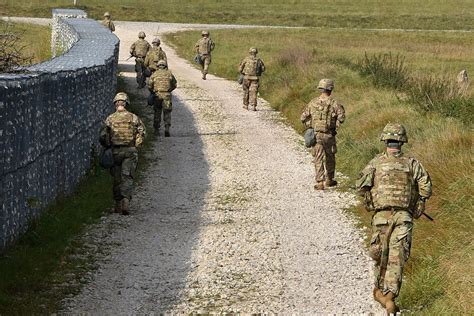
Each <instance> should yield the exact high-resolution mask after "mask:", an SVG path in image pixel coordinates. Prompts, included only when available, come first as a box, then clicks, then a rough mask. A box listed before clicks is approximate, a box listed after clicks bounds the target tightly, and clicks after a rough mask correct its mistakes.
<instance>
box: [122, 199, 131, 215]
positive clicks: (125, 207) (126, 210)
mask: <svg viewBox="0 0 474 316" xmlns="http://www.w3.org/2000/svg"><path fill="white" fill-rule="evenodd" d="M129 208H130V201H129V199H127V198H123V199H122V215H128V214H130V213H129Z"/></svg>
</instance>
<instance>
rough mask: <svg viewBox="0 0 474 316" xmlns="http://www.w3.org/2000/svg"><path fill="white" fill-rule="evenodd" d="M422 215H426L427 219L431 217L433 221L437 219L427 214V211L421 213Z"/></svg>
mask: <svg viewBox="0 0 474 316" xmlns="http://www.w3.org/2000/svg"><path fill="white" fill-rule="evenodd" d="M421 215H425V217H426V218H427V219H429V220H430V221H432V222H434V221H435V220H434V218H433V217H431V216H429V215H428V214H426V213H425V212H423V213H421Z"/></svg>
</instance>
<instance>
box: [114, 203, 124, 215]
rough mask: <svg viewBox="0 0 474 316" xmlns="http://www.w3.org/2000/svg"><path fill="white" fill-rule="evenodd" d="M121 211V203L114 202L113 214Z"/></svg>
mask: <svg viewBox="0 0 474 316" xmlns="http://www.w3.org/2000/svg"><path fill="white" fill-rule="evenodd" d="M121 211H122V201H121V200H117V201H115V207H114V213H120V212H121Z"/></svg>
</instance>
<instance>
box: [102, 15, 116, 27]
mask: <svg viewBox="0 0 474 316" xmlns="http://www.w3.org/2000/svg"><path fill="white" fill-rule="evenodd" d="M100 23H102V25H103V26H105V27H106V28H108V29H109V30H110V31H111V32H114V31H115V25H114V22H112V20H111V19H110V13H109V12H105V13H104V19H103V20H102V21H101V22H100Z"/></svg>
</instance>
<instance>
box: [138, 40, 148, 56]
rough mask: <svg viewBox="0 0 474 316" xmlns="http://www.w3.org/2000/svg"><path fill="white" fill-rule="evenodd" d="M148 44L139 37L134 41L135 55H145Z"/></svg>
mask: <svg viewBox="0 0 474 316" xmlns="http://www.w3.org/2000/svg"><path fill="white" fill-rule="evenodd" d="M149 46H150V44H148V42H147V41H145V40H143V39H139V40H138V41H136V42H135V56H137V57H142V58H143V57H145V56H146V53H148V49H149Z"/></svg>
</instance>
